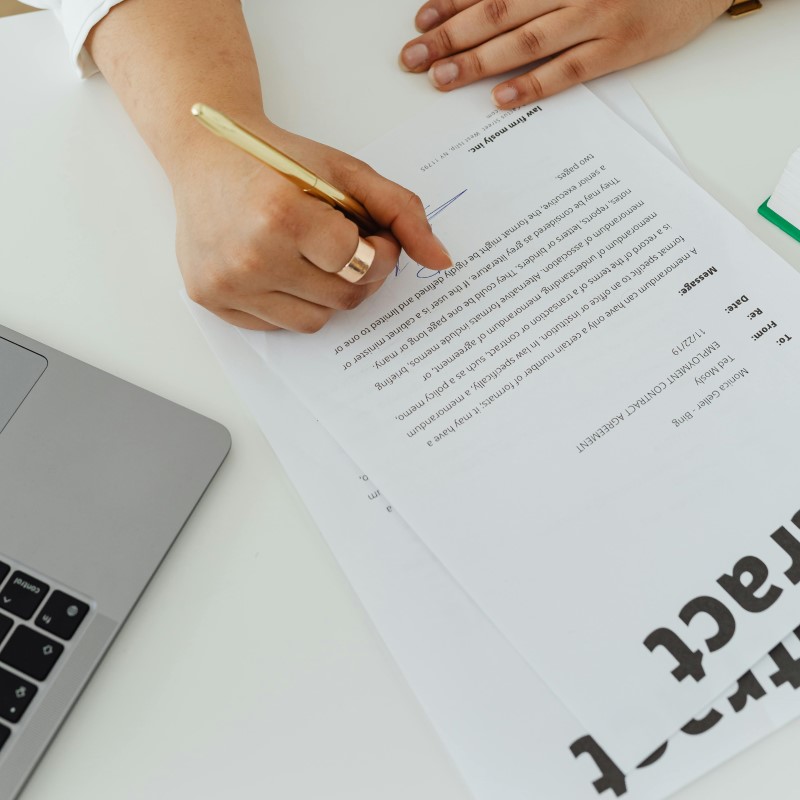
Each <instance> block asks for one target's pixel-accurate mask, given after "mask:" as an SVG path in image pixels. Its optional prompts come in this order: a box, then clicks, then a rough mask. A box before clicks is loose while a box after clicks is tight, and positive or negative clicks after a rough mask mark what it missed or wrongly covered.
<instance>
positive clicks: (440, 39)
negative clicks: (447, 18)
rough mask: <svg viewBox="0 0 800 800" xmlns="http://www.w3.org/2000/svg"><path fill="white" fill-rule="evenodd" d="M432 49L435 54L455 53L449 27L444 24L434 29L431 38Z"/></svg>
mask: <svg viewBox="0 0 800 800" xmlns="http://www.w3.org/2000/svg"><path fill="white" fill-rule="evenodd" d="M433 44H434V49H435V50H436V52H437V53H452V52H454V51H455V48H454V41H453V36H452V34H451V32H450V25H449V24H448V23H445V24H444V25H440V26H439V27H438V28H437V29H436V33H435V34H434V37H433Z"/></svg>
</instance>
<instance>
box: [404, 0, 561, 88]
mask: <svg viewBox="0 0 800 800" xmlns="http://www.w3.org/2000/svg"><path fill="white" fill-rule="evenodd" d="M558 6H559V0H483V2H481V3H478V4H476V5H473V6H471V7H470V8H468V9H466V10H465V11H463V12H462V13H460V14H458V15H456V16H455V17H453V18H452V19H449V20H447V21H446V22H443V23H442V24H441V25H437V26H436V27H435V28H433V29H432V30H430V31H429V32H428V33H426V34H424V35H423V36H420V37H418V38H417V39H414V40H412V41H411V42H409V43H408V44H406V45H405V47H404V48H403V50H402V52H401V54H400V61H401V64H402V65H403V66H404V67H405V68H406V69H408V70H411V71H412V72H421V71H422V70H423V69H427V68H428V67H429V66H430V65H431V64H433V63H434V62H435V61H439V60H440V59H442V58H447V57H448V56H452V55H455V54H456V53H460V52H463V51H464V50H469V49H470V48H472V47H476V46H477V45H479V44H483V43H484V42H488V41H490V40H491V39H494V38H495V37H497V36H499V35H501V34H503V33H506V32H507V31H510V30H513V29H515V28H518V27H519V26H520V25H523V24H524V23H526V22H528V21H529V20H531V19H535V18H537V17H540V16H542V15H543V14H547V13H548V12H550V11H554V10H555V9H556V8H558Z"/></svg>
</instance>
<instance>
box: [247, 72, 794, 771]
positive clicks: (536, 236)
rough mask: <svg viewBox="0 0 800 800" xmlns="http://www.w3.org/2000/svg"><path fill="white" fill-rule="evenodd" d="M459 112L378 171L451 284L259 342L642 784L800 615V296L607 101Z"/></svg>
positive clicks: (379, 157)
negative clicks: (401, 193) (661, 752)
mask: <svg viewBox="0 0 800 800" xmlns="http://www.w3.org/2000/svg"><path fill="white" fill-rule="evenodd" d="M448 100H449V102H447V103H442V104H441V110H440V112H438V113H437V114H436V115H435V116H433V117H431V116H428V117H426V118H425V120H424V123H421V122H420V121H414V122H412V123H410V124H409V125H407V126H405V127H404V128H401V129H400V130H398V131H396V132H395V134H394V135H393V136H390V137H388V138H387V139H386V140H383V141H382V142H381V143H380V144H379V145H378V146H376V148H374V149H373V150H372V151H371V152H370V153H369V154H368V158H369V160H370V161H372V163H373V164H374V165H375V166H376V167H378V168H379V169H380V170H381V171H383V172H384V173H387V174H388V175H389V176H390V177H396V178H397V179H398V180H401V181H402V182H404V183H406V184H407V185H408V184H410V185H411V186H412V187H413V188H415V189H416V190H417V191H418V193H419V194H420V195H421V196H422V197H423V198H424V200H425V201H426V202H427V203H428V204H429V216H430V218H431V220H432V222H433V225H434V228H435V230H436V231H437V233H438V234H439V236H440V237H441V238H442V239H443V240H444V241H445V242H446V243H447V244H448V246H450V247H451V251H452V252H453V256H454V259H455V261H456V263H455V266H454V267H453V268H452V269H450V270H447V271H446V272H445V273H431V272H429V271H428V270H425V269H422V268H420V267H419V266H418V265H416V264H413V263H410V262H409V261H408V259H401V261H400V263H399V264H398V270H397V273H398V274H397V276H396V277H395V278H394V279H390V280H389V281H387V284H386V286H384V288H383V290H382V291H381V292H379V293H378V294H377V295H376V296H375V297H373V298H372V299H371V300H370V301H369V302H367V303H365V304H364V305H363V306H362V307H361V308H359V309H358V310H356V311H355V312H353V313H351V314H348V315H341V316H340V317H338V318H337V319H336V320H335V321H334V322H333V324H331V325H330V326H329V327H328V328H327V329H326V330H324V331H323V332H322V333H321V334H319V335H317V336H314V337H306V338H304V337H297V336H292V335H281V334H279V335H269V336H253V337H251V341H253V343H254V344H255V346H257V347H258V348H259V352H261V354H262V355H263V356H264V358H265V359H267V361H268V363H269V364H270V365H271V366H272V367H273V368H275V369H276V370H277V371H278V372H279V374H280V375H281V377H282V378H283V379H284V380H285V381H286V382H287V383H288V384H289V385H290V386H291V387H292V388H293V390H294V391H295V392H296V393H297V394H298V396H299V397H300V398H301V399H302V401H303V402H304V403H305V404H306V405H307V407H308V408H309V410H310V411H311V412H312V413H313V414H314V415H315V416H316V417H317V418H318V419H319V420H320V421H321V422H322V423H323V424H324V425H325V426H326V427H327V428H328V429H329V430H330V431H331V432H332V433H333V435H334V436H335V437H336V439H337V440H338V441H339V443H340V444H341V445H342V446H343V447H344V448H345V450H347V451H348V453H349V454H350V455H351V457H352V458H353V459H354V460H355V461H356V463H358V464H359V465H360V466H361V468H362V469H363V470H365V472H366V473H367V474H369V476H370V478H372V479H373V480H375V482H376V483H377V485H379V486H380V487H381V489H382V491H383V492H384V493H385V495H386V497H387V498H388V501H389V502H390V503H391V504H392V505H393V507H395V508H396V509H397V510H399V512H400V513H401V514H402V516H403V517H404V518H405V520H406V521H407V522H408V523H409V524H410V525H411V527H412V529H413V530H414V531H415V532H416V534H417V535H418V536H419V537H420V538H421V539H422V540H423V541H424V542H425V543H426V544H427V545H428V546H429V547H430V549H431V550H432V551H433V553H434V554H435V555H436V556H437V557H438V558H439V559H440V560H441V562H442V564H443V565H444V566H445V567H446V569H447V570H448V571H449V572H450V573H451V574H452V575H453V576H454V577H455V579H456V580H457V581H458V582H459V583H460V584H461V586H462V587H463V589H464V590H465V591H466V592H467V593H468V594H469V595H470V596H471V597H472V599H473V600H474V601H475V602H476V603H477V604H478V605H479V606H480V607H481V608H482V609H483V610H484V611H485V612H486V614H487V615H488V617H489V618H490V619H491V621H492V622H493V623H494V624H495V625H496V626H497V627H498V629H499V630H500V631H501V632H502V633H503V634H504V635H505V636H506V637H507V638H508V640H509V641H510V642H511V643H512V644H513V646H514V647H515V648H516V649H517V651H518V652H519V653H520V655H521V656H522V657H523V658H524V659H525V660H526V661H527V663H528V664H530V665H531V666H532V667H533V668H534V669H535V670H536V672H538V673H539V674H540V675H541V677H542V678H543V679H544V680H545V681H546V683H547V684H548V685H549V686H550V688H551V689H552V690H553V691H554V692H555V693H556V694H557V695H558V696H559V697H560V698H561V699H562V701H563V702H564V703H565V704H566V705H567V707H568V708H569V709H570V710H571V711H572V713H573V714H574V715H575V716H576V717H577V718H578V719H579V720H580V722H581V724H582V725H583V726H585V728H586V729H588V730H590V731H592V734H593V735H594V736H595V737H596V738H597V739H598V741H602V742H603V743H604V747H605V749H606V751H607V752H608V753H610V754H611V756H612V757H613V758H614V759H615V760H616V762H617V763H618V764H619V765H620V767H621V768H622V769H623V770H630V769H631V768H633V767H635V766H636V764H638V763H640V762H641V761H642V760H643V759H644V758H646V757H647V756H648V755H649V754H650V753H651V752H652V751H653V749H654V748H655V747H657V746H658V745H659V743H661V742H663V741H664V740H665V739H666V738H667V737H668V736H670V735H671V734H672V733H674V732H675V731H677V730H678V729H679V728H680V727H681V726H682V725H684V724H685V722H686V720H687V719H689V718H691V717H692V716H693V714H694V713H695V712H697V711H698V709H700V708H701V707H703V706H704V705H706V704H707V703H709V702H711V701H712V700H713V699H714V698H715V697H716V696H718V695H719V694H720V693H721V692H723V691H724V690H725V689H726V687H727V686H729V685H730V684H732V683H735V681H736V680H737V679H738V678H739V676H741V675H742V674H743V673H744V672H745V670H746V669H747V668H748V667H749V666H750V665H751V664H752V663H754V662H755V661H756V660H757V659H758V658H759V657H760V656H761V655H763V653H765V652H766V651H767V650H769V649H770V648H772V647H774V646H775V645H776V644H777V642H778V640H780V639H781V638H783V637H784V636H785V635H786V634H788V633H789V631H790V630H791V629H792V627H793V626H794V625H795V624H796V622H797V620H796V611H795V610H794V603H795V601H794V599H793V595H794V594H796V592H798V591H800V589H798V588H797V586H796V584H797V583H798V582H800V530H799V529H798V528H797V526H796V525H795V522H797V521H800V518H799V517H798V516H797V511H798V508H800V497H798V492H797V489H796V486H797V478H798V474H797V473H798V469H797V468H796V467H795V466H794V463H793V461H794V460H793V459H792V441H793V436H792V432H793V431H794V430H795V429H796V428H797V423H796V422H795V417H796V413H795V409H796V408H797V395H798V391H797V389H798V384H797V379H796V378H795V377H794V375H795V374H796V367H797V366H798V363H797V362H798V359H797V355H796V346H795V343H794V339H795V334H796V331H794V330H793V329H792V320H793V307H796V303H797V299H798V294H800V282H799V281H798V279H797V276H796V275H795V274H794V273H793V271H792V270H791V268H789V267H788V265H786V264H784V263H783V262H782V261H780V259H778V258H777V256H775V255H774V254H773V253H771V252H770V251H769V250H768V249H767V248H765V247H764V246H763V245H761V244H760V243H759V242H758V241H757V240H756V239H755V238H754V237H753V236H752V235H751V234H749V233H748V232H746V231H745V230H744V229H743V228H742V227H741V226H740V225H739V224H738V223H737V222H736V221H735V220H733V218H731V217H730V216H729V215H728V214H727V213H726V212H725V211H724V210H723V209H721V208H720V207H719V206H717V205H716V204H715V203H714V202H713V201H712V200H711V199H710V198H708V197H707V195H705V194H704V193H703V192H702V191H701V190H700V189H699V188H698V187H696V186H695V185H694V184H692V183H691V181H689V180H688V179H687V178H686V177H685V176H684V175H682V174H681V173H680V171H679V170H678V169H676V168H675V167H674V166H673V165H672V164H670V163H669V162H668V161H667V160H666V159H665V158H663V157H662V156H661V155H660V154H658V153H657V152H656V151H655V150H654V149H653V148H652V147H651V146H650V145H648V144H647V143H646V142H644V140H642V139H641V137H639V136H638V135H637V134H635V133H634V132H633V131H632V130H631V129H630V128H628V127H627V126H625V125H624V124H623V123H621V122H620V121H619V119H618V118H616V117H615V116H614V115H613V114H612V113H611V112H610V111H608V109H607V108H605V106H603V105H602V103H600V102H599V101H598V100H596V99H595V98H594V97H593V96H592V95H591V94H590V93H589V92H588V90H586V89H584V88H582V87H579V88H577V89H575V90H572V91H570V92H568V93H565V94H564V95H561V96H558V97H556V98H551V99H549V100H547V101H543V102H542V103H540V104H538V105H536V106H533V107H529V108H527V109H522V110H520V111H518V112H514V113H508V112H505V113H504V112H499V111H492V112H489V113H487V111H486V108H485V106H484V104H483V102H482V101H481V100H479V98H478V96H477V95H476V94H475V93H474V92H473V93H470V92H462V93H457V95H453V96H452V99H451V98H448ZM793 519H794V521H795V522H793Z"/></svg>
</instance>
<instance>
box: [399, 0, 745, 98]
mask: <svg viewBox="0 0 800 800" xmlns="http://www.w3.org/2000/svg"><path fill="white" fill-rule="evenodd" d="M729 5H730V0H672V2H664V0H429V2H427V3H425V5H423V6H422V7H421V8H420V10H419V11H418V12H417V16H416V25H417V29H418V30H420V31H424V33H423V35H422V36H419V37H417V38H416V39H413V40H412V41H410V42H408V43H407V44H406V45H405V46H404V47H403V50H402V52H401V54H400V62H401V64H402V65H403V67H404V68H405V69H408V70H410V71H411V72H424V71H426V70H427V71H428V75H429V77H430V79H431V82H432V83H433V85H434V86H435V87H436V88H437V89H441V90H442V91H450V90H451V89H457V88H459V87H460V86H465V85H467V84H470V83H474V82H475V81H477V80H480V79H481V78H485V77H487V76H490V75H499V74H501V73H503V72H507V71H509V70H512V69H515V68H517V67H521V66H524V65H526V64H532V63H533V62H536V61H539V60H541V59H545V58H549V57H552V58H551V59H550V60H548V61H545V62H544V63H542V64H540V65H537V66H535V67H534V68H533V69H532V70H531V71H530V72H528V73H526V74H524V75H521V76H519V77H517V78H512V79H511V80H507V81H504V82H502V83H500V84H498V85H497V86H495V87H494V89H493V91H492V98H493V100H494V102H495V104H496V105H497V106H499V107H500V108H513V107H515V106H520V105H524V104H525V103H531V102H534V101H536V100H540V99H541V98H543V97H548V96H549V95H553V94H556V93H558V92H561V91H563V90H564V89H567V88H569V87H570V86H573V85H574V84H576V83H581V82H583V81H587V80H590V79H592V78H597V77H599V76H600V75H605V74H606V73H608V72H614V71H615V70H618V69H622V68H623V67H629V66H631V65H632V64H637V63H639V62H640V61H647V60H648V59H651V58H655V57H656V56H660V55H664V54H665V53H669V52H671V51H672V50H677V49H678V48H679V47H680V46H681V45H683V44H685V43H686V42H688V41H689V40H690V39H693V38H694V37H695V36H697V35H698V34H699V33H700V32H701V31H702V30H703V29H704V28H706V27H707V26H708V25H710V24H711V22H713V20H714V19H716V18H717V17H718V16H719V15H720V14H722V13H723V12H724V11H725V10H726V9H727V8H728V6H729Z"/></svg>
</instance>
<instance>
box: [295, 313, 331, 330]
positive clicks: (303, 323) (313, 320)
mask: <svg viewBox="0 0 800 800" xmlns="http://www.w3.org/2000/svg"><path fill="white" fill-rule="evenodd" d="M327 321H328V317H327V316H326V315H324V314H310V315H309V316H307V317H303V318H302V319H299V320H297V323H296V325H297V331H298V332H299V333H317V332H318V331H321V330H322V328H323V327H324V326H325V323H326V322H327Z"/></svg>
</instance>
